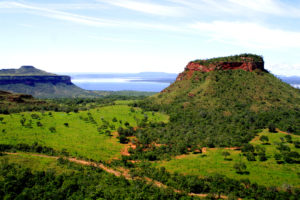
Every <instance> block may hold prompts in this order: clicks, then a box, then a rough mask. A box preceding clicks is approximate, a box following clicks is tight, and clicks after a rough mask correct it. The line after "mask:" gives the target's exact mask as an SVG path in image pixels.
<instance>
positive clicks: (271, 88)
mask: <svg viewBox="0 0 300 200" xmlns="http://www.w3.org/2000/svg"><path fill="white" fill-rule="evenodd" d="M138 106H142V107H144V108H145V109H146V110H161V111H164V112H166V113H168V114H169V115H170V123H169V124H167V125H165V126H164V127H157V128H155V129H151V130H150V129H149V130H146V129H145V130H144V131H143V134H140V138H139V140H140V141H141V143H142V144H143V145H145V146H147V144H151V143H153V142H154V143H158V144H164V145H167V146H168V147H169V148H167V149H164V150H163V151H164V152H167V153H171V154H180V153H185V152H187V151H188V149H190V150H193V149H197V148H199V147H200V146H209V147H214V146H241V145H242V144H244V143H247V142H249V141H250V140H251V139H252V138H254V136H255V135H256V134H257V133H258V132H259V131H260V129H263V128H266V127H267V128H268V127H270V128H272V127H276V128H280V129H281V130H284V131H287V132H290V133H294V134H300V90H299V89H295V88H293V87H291V86H290V85H288V84H286V83H284V82H282V81H281V80H279V79H277V78H276V77H275V76H273V75H272V74H270V73H268V72H267V71H266V70H265V69H264V62H263V58H262V57H259V56H256V55H251V54H242V55H239V56H231V57H223V58H215V59H209V60H197V61H193V62H190V63H189V64H188V65H187V66H186V68H185V70H184V72H183V73H181V74H179V75H178V77H177V79H176V81H175V82H174V83H173V84H171V85H170V86H169V87H168V88H166V89H165V90H163V91H162V92H161V93H159V94H156V95H154V96H152V97H150V98H148V99H147V100H144V101H142V102H140V103H139V104H138ZM162 148H165V147H160V148H158V147H156V148H155V149H156V150H157V151H161V149H162Z"/></svg>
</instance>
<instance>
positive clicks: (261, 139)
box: [259, 135, 269, 144]
mask: <svg viewBox="0 0 300 200" xmlns="http://www.w3.org/2000/svg"><path fill="white" fill-rule="evenodd" d="M259 140H260V141H262V142H263V143H264V144H267V143H268V142H269V138H268V136H266V135H262V136H260V138H259Z"/></svg>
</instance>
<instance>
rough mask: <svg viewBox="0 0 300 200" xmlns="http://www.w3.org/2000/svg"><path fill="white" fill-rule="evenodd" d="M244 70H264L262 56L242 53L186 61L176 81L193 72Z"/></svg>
mask: <svg viewBox="0 0 300 200" xmlns="http://www.w3.org/2000/svg"><path fill="white" fill-rule="evenodd" d="M238 69H241V70H245V71H250V72H252V71H254V70H256V69H259V70H263V71H264V61H263V59H262V57H259V56H256V55H251V54H242V55H239V56H231V57H223V58H217V59H208V60H196V61H192V62H190V63H188V65H187V66H186V67H185V70H184V72H182V73H180V74H179V75H178V77H177V78H176V81H180V80H184V79H189V78H191V77H192V75H193V74H194V72H196V71H200V72H210V71H217V70H238Z"/></svg>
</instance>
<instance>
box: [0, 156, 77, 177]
mask: <svg viewBox="0 0 300 200" xmlns="http://www.w3.org/2000/svg"><path fill="white" fill-rule="evenodd" d="M5 164H17V165H20V166H22V167H24V168H30V169H31V170H32V171H52V172H55V173H57V174H62V173H69V172H73V171H74V170H73V169H70V168H68V167H66V166H64V165H59V164H58V161H57V160H56V159H53V158H46V157H38V156H33V155H30V154H26V153H18V154H13V155H8V154H5V155H3V156H0V165H2V166H3V165H5Z"/></svg>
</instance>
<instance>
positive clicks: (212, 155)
mask: <svg viewBox="0 0 300 200" xmlns="http://www.w3.org/2000/svg"><path fill="white" fill-rule="evenodd" d="M261 136H267V137H268V139H269V141H268V143H265V142H262V141H261V140H259V138H261ZM290 137H291V141H287V140H286V138H287V135H286V134H284V133H280V132H278V133H270V132H268V131H267V130H264V131H263V132H261V133H260V134H259V135H258V136H257V137H255V138H254V139H253V140H252V141H251V142H250V144H251V145H253V147H254V149H255V150H254V157H253V158H254V160H252V161H249V160H248V158H249V156H248V157H247V156H244V155H243V152H241V150H230V149H224V148H220V149H218V148H217V149H216V148H212V149H207V150H206V152H203V153H202V154H192V153H191V154H188V155H185V156H182V157H181V158H174V159H171V160H170V161H161V162H158V163H155V164H154V166H156V167H158V166H159V167H165V168H166V169H167V170H168V171H170V172H173V173H174V172H177V173H183V174H187V175H197V176H201V177H203V176H209V175H211V174H221V175H223V176H227V177H229V178H233V179H238V180H242V179H249V180H250V181H251V182H252V183H258V184H259V185H265V186H275V187H281V186H284V185H285V184H289V185H290V186H293V187H300V182H299V179H300V173H299V172H300V166H299V161H300V160H299V159H300V158H299V154H300V149H299V148H300V146H299V144H300V136H296V135H290ZM282 140H284V142H283V145H284V146H286V147H288V148H290V152H297V153H298V158H297V159H298V161H296V162H292V163H288V162H285V161H283V160H282V159H283V158H281V159H278V156H277V155H281V154H280V150H279V149H278V148H279V147H280V146H281V144H282ZM258 147H260V148H262V149H265V155H266V160H264V159H263V161H261V160H260V159H261V157H260V155H259V153H258V152H257V151H258V150H260V148H258ZM296 147H297V148H296ZM242 149H243V148H242ZM224 152H228V153H229V155H228V156H226V157H225V156H224V155H225V154H224ZM294 154H296V153H294ZM245 155H248V154H247V153H245ZM276 156H277V157H276ZM249 159H250V158H249ZM277 159H278V160H277ZM237 162H243V163H245V164H246V170H245V172H246V173H236V170H235V169H234V165H235V164H236V163H237Z"/></svg>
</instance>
